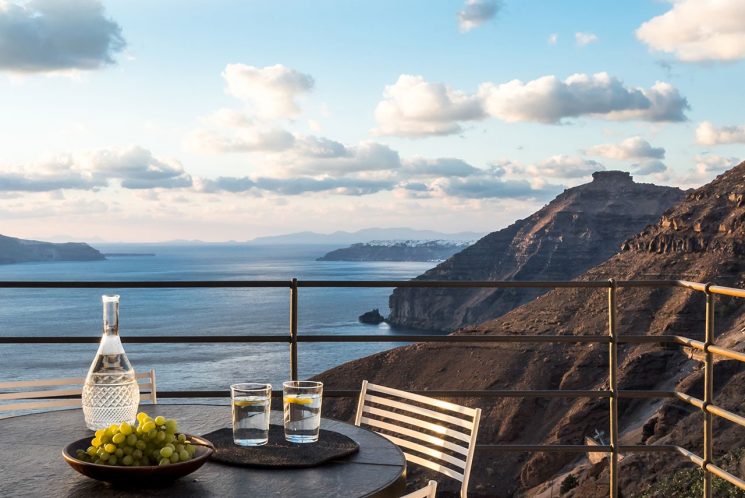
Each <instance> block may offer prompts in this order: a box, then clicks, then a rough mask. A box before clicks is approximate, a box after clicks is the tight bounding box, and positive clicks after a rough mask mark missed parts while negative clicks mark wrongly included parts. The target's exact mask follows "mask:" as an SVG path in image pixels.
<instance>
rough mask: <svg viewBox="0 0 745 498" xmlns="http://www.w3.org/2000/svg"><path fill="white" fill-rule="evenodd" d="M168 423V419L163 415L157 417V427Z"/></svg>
mask: <svg viewBox="0 0 745 498" xmlns="http://www.w3.org/2000/svg"><path fill="white" fill-rule="evenodd" d="M165 423H166V418H165V417H164V416H163V415H158V416H157V417H155V425H163V424H165Z"/></svg>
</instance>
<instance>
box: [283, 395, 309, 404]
mask: <svg viewBox="0 0 745 498" xmlns="http://www.w3.org/2000/svg"><path fill="white" fill-rule="evenodd" d="M285 403H295V404H297V405H309V404H311V403H313V399H312V398H306V397H300V396H285Z"/></svg>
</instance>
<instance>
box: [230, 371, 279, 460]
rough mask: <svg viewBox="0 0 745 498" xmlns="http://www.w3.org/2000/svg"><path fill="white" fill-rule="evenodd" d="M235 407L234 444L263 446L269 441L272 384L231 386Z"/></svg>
mask: <svg viewBox="0 0 745 498" xmlns="http://www.w3.org/2000/svg"><path fill="white" fill-rule="evenodd" d="M230 397H231V400H232V403H231V404H232V407H233V442H234V443H235V444H237V445H238V446H261V445H264V444H266V443H267V442H268V441H269V412H270V405H271V401H272V386H271V384H256V383H244V384H233V385H232V386H230Z"/></svg>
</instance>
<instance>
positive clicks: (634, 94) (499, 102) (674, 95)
mask: <svg viewBox="0 0 745 498" xmlns="http://www.w3.org/2000/svg"><path fill="white" fill-rule="evenodd" d="M479 94H480V95H481V96H482V98H483V99H484V106H485V108H486V111H487V112H488V113H489V115H491V116H494V117H497V118H500V119H502V120H504V121H507V122H516V121H534V122H539V123H559V122H561V120H562V119H565V118H574V117H579V116H585V115H586V116H592V117H595V118H601V119H610V120H631V119H636V120H643V121H684V120H685V119H686V118H685V114H684V112H685V110H686V109H688V101H687V100H686V99H685V98H684V97H682V96H681V95H680V93H679V92H678V90H677V89H676V88H675V87H673V86H672V85H670V84H669V83H662V82H657V83H656V84H655V85H653V86H652V87H651V88H647V89H645V88H630V87H627V86H625V85H624V84H623V82H622V81H621V80H619V79H617V78H615V77H613V76H610V75H609V74H608V73H597V74H594V75H587V74H574V75H572V76H569V77H568V78H567V79H565V80H564V81H561V80H559V78H557V77H556V76H544V77H542V78H538V79H536V80H533V81H529V82H527V83H523V82H522V81H519V80H513V81H510V82H508V83H503V84H500V85H495V84H493V83H484V84H482V85H481V86H480V87H479Z"/></svg>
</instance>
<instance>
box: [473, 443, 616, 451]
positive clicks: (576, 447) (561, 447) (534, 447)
mask: <svg viewBox="0 0 745 498" xmlns="http://www.w3.org/2000/svg"><path fill="white" fill-rule="evenodd" d="M476 448H478V449H480V450H489V451H500V452H501V451H503V452H520V451H525V452H566V453H610V451H611V447H610V446H601V445H598V446H595V445H590V444H478V445H476Z"/></svg>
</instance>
